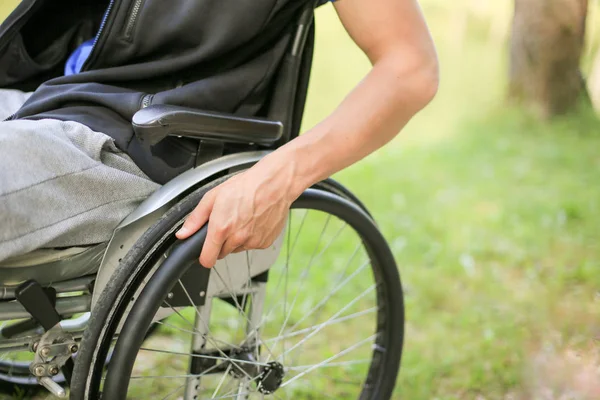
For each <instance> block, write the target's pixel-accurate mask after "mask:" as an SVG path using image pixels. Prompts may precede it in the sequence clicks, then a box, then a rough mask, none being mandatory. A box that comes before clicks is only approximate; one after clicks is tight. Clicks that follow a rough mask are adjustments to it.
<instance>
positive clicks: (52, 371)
mask: <svg viewBox="0 0 600 400" xmlns="http://www.w3.org/2000/svg"><path fill="white" fill-rule="evenodd" d="M49 372H50V375H52V376H54V375H58V372H59V369H58V367H57V366H56V365H51V366H50V371H49Z"/></svg>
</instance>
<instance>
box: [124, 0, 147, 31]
mask: <svg viewBox="0 0 600 400" xmlns="http://www.w3.org/2000/svg"><path fill="white" fill-rule="evenodd" d="M143 3H144V0H135V3H134V4H133V8H132V9H131V15H130V16H129V21H127V26H126V27H125V38H127V39H131V37H132V36H133V30H134V29H135V25H136V23H137V20H138V16H139V15H140V11H141V10H142V4H143Z"/></svg>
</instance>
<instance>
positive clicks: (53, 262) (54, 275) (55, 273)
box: [0, 243, 106, 287]
mask: <svg viewBox="0 0 600 400" xmlns="http://www.w3.org/2000/svg"><path fill="white" fill-rule="evenodd" d="M105 249H106V243H101V244H97V245H94V246H88V247H71V248H67V249H40V250H36V251H33V252H31V253H28V254H25V255H22V256H17V257H12V258H9V259H6V260H4V261H2V262H1V263H0V286H4V287H7V286H8V287H11V286H17V285H19V284H21V283H23V282H25V281H26V280H28V279H35V280H36V281H38V282H39V283H40V284H42V285H45V284H49V283H55V282H61V281H65V280H68V279H73V278H78V277H80V276H85V275H90V274H93V273H95V272H97V271H98V268H99V267H100V263H101V261H102V257H103V256H104V250H105Z"/></svg>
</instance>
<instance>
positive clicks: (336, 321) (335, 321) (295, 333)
mask: <svg viewBox="0 0 600 400" xmlns="http://www.w3.org/2000/svg"><path fill="white" fill-rule="evenodd" d="M378 310H379V309H378V308H377V307H371V308H369V309H367V310H364V311H359V312H356V313H353V314H350V315H346V316H344V317H340V318H336V319H333V320H330V321H329V322H324V323H322V324H319V325H313V326H310V327H308V328H304V329H300V330H298V331H293V332H289V333H286V334H283V335H281V336H275V337H272V338H270V339H267V340H265V342H268V343H270V342H273V341H278V340H282V339H289V338H291V337H294V336H298V335H302V334H304V333H307V332H310V331H314V330H315V329H318V328H319V327H325V326H329V325H335V324H339V323H340V322H346V321H349V320H351V319H354V318H358V317H360V316H363V315H368V314H372V313H375V312H377V311H378Z"/></svg>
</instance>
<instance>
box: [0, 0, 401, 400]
mask: <svg viewBox="0 0 600 400" xmlns="http://www.w3.org/2000/svg"><path fill="white" fill-rule="evenodd" d="M294 29H295V31H294V32H292V34H293V40H291V43H292V44H291V46H290V48H289V49H288V51H287V52H286V55H285V58H284V60H283V62H282V64H281V67H280V69H279V71H278V74H277V77H276V80H275V83H274V85H273V90H272V95H271V98H270V102H269V107H268V113H266V115H265V117H264V118H258V117H257V118H242V117H239V116H234V115H226V114H222V113H214V112H209V111H200V110H191V109H185V108H181V107H173V106H167V105H150V106H148V107H147V108H143V109H142V110H140V111H139V112H138V113H137V114H136V115H135V117H134V119H133V121H132V122H133V127H134V130H135V133H136V135H138V137H139V138H140V139H143V140H144V142H145V143H147V145H149V146H151V145H153V144H154V143H157V142H159V141H160V140H162V139H163V138H165V137H166V136H173V135H175V136H183V137H187V138H194V139H197V140H199V141H200V149H202V150H203V151H202V152H200V155H199V158H200V161H199V162H198V166H197V167H196V168H194V169H192V170H189V171H187V172H184V173H183V174H181V175H179V176H178V177H177V178H175V179H173V180H172V181H170V182H168V183H167V184H166V185H164V186H163V187H162V188H161V189H159V190H158V191H157V192H156V193H154V194H153V195H152V196H150V197H149V198H148V199H146V200H145V201H144V202H143V203H142V204H141V205H140V206H139V207H138V208H137V209H136V210H135V211H134V212H133V213H132V214H130V215H129V216H128V217H127V218H126V219H125V220H123V221H122V223H121V224H120V225H119V226H118V227H117V228H116V229H115V231H114V233H113V235H112V238H111V240H110V241H108V242H107V243H101V244H97V245H93V246H88V247H81V248H69V249H42V250H38V251H35V252H33V253H30V254H27V255H24V256H20V257H15V258H12V259H9V260H6V261H4V262H3V263H1V264H0V289H1V291H0V320H1V321H3V322H2V323H1V328H0V354H1V355H0V391H1V392H4V393H13V394H16V395H17V396H18V397H17V398H28V397H29V396H32V395H33V394H34V393H36V392H39V391H45V390H48V391H49V392H50V393H52V394H53V395H54V396H57V397H59V398H61V397H67V396H68V395H70V398H72V399H88V400H97V399H104V400H119V399H126V398H127V399H155V398H156V399H186V400H192V399H256V398H261V399H262V398H265V397H266V398H269V397H272V398H275V399H282V398H286V399H287V398H292V399H315V398H319V399H320V398H336V399H356V398H360V399H389V398H391V397H392V393H393V390H394V386H395V382H396V377H397V374H398V371H399V367H400V360H401V354H402V347H403V337H404V305H403V293H402V286H401V282H400V277H399V274H398V270H397V266H396V263H395V261H394V258H393V255H392V253H391V251H390V248H389V246H388V245H387V243H386V241H385V239H384V237H383V236H382V234H381V233H380V232H379V230H378V228H377V226H376V223H375V222H374V220H373V218H372V217H371V216H370V214H369V213H368V211H367V210H366V209H365V207H364V205H363V204H361V202H360V201H359V200H358V199H357V198H356V197H355V196H353V195H352V193H350V192H349V191H348V190H347V189H345V188H344V187H343V186H342V185H340V184H339V183H337V182H335V181H333V180H332V179H327V180H325V181H323V182H320V183H318V184H316V185H314V187H312V188H310V189H308V190H306V191H305V193H303V194H302V195H301V196H300V197H299V198H298V200H297V201H296V202H295V203H294V204H293V206H292V208H291V210H290V212H289V216H288V220H287V224H286V228H285V229H284V232H283V233H282V234H281V235H280V236H279V237H278V239H277V240H276V241H275V243H274V244H273V245H272V246H271V247H269V248H267V249H264V250H253V251H246V252H242V253H236V254H232V255H230V256H228V257H226V258H224V259H223V260H220V261H219V262H218V263H217V265H216V266H215V267H214V268H212V269H207V268H204V267H202V266H201V265H200V264H199V263H198V257H199V254H200V249H201V248H202V245H203V243H204V240H205V238H206V227H204V228H202V229H201V230H200V231H199V232H197V233H196V234H195V235H193V236H192V237H190V238H189V239H187V240H184V241H180V240H177V239H176V237H175V234H174V233H175V232H176V231H177V230H178V229H179V228H180V227H181V225H182V224H183V221H184V219H185V218H186V216H187V215H188V214H189V213H190V212H191V211H192V210H193V209H194V207H195V206H196V205H197V204H198V202H199V200H200V199H201V198H202V196H204V195H205V194H206V193H207V192H208V191H209V190H210V189H211V188H214V187H215V186H217V185H218V184H220V183H222V182H224V181H225V180H227V179H228V178H229V177H231V176H233V175H235V174H237V173H239V172H240V171H243V170H245V169H247V168H249V167H251V166H252V165H253V164H255V163H256V162H258V161H259V160H260V159H261V158H262V157H264V156H265V155H266V154H268V153H269V152H270V151H272V150H273V149H275V148H277V147H278V146H280V145H282V144H284V143H286V142H288V141H289V140H291V139H292V138H293V137H295V136H296V135H297V134H298V132H299V130H300V122H301V119H302V114H303V109H304V104H305V99H306V94H307V87H308V82H309V78H310V69H311V63H312V56H313V48H314V37H315V34H314V32H315V30H314V7H312V6H309V7H306V8H304V9H303V10H302V11H301V13H299V15H298V18H297V23H296V26H295V27H294ZM232 148H233V149H234V150H231V149H232ZM224 149H229V151H224ZM46 393H47V392H46Z"/></svg>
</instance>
